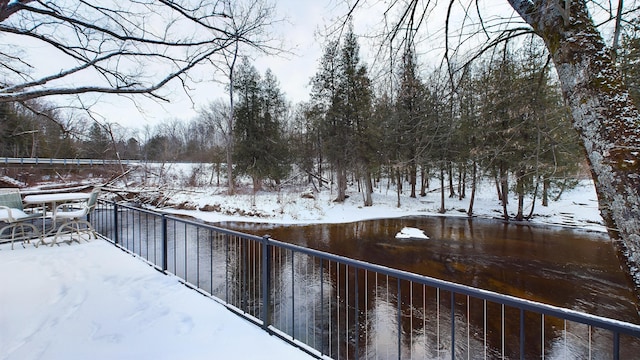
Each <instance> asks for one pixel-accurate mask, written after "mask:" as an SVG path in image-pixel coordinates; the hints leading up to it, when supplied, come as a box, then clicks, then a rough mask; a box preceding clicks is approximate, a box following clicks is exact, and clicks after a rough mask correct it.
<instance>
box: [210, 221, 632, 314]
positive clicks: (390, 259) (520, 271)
mask: <svg viewBox="0 0 640 360" xmlns="http://www.w3.org/2000/svg"><path fill="white" fill-rule="evenodd" d="M216 225H218V226H221V227H224V228H230V229H234V230H239V231H242V232H246V233H250V234H254V235H260V236H262V235H264V234H269V235H271V237H272V238H274V239H277V240H280V241H284V242H289V243H294V244H297V245H302V246H307V247H310V248H314V249H318V250H322V251H326V252H329V253H333V254H338V255H342V256H346V257H351V258H355V259H359V260H363V261H367V262H371V263H375V264H380V265H384V266H388V267H392V268H397V269H401V270H406V271H410V272H414V273H417V274H421V275H426V276H431V277H435V278H438V279H443V280H449V281H452V282H456V283H461V284H465V285H470V286H474V287H477V288H481V289H486V290H492V291H496V292H500V293H504V294H509V295H514V296H517V297H522V298H526V299H530V300H535V301H539V302H542V303H546V304H551V305H556V306H562V307H566V308H571V309H575V310H579V311H583V312H586V313H590V314H595V315H599V316H605V317H610V318H614V319H618V320H624V321H628V322H632V323H636V324H638V323H640V316H639V315H638V307H637V306H638V298H637V296H636V293H635V291H634V286H633V283H632V281H631V279H630V278H629V277H628V276H627V274H626V273H625V272H624V270H623V267H622V266H621V261H620V259H619V258H618V256H617V255H616V251H615V249H614V246H613V243H612V240H611V239H610V238H609V236H608V235H607V234H605V233H598V232H588V231H581V230H576V229H571V228H563V227H557V226H538V225H522V224H513V223H506V222H503V221H498V220H486V219H467V218H456V217H406V218H394V219H378V220H367V221H358V222H352V223H344V224H313V225H274V224H257V223H242V222H223V223H216ZM403 227H412V228H418V229H421V230H423V231H424V232H425V234H426V235H427V236H428V237H429V239H428V240H424V239H420V240H418V239H414V240H402V239H396V238H395V235H396V233H398V232H399V231H400V230H401V229H402V228H403Z"/></svg>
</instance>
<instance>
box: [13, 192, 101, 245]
mask: <svg viewBox="0 0 640 360" xmlns="http://www.w3.org/2000/svg"><path fill="white" fill-rule="evenodd" d="M89 197H91V193H83V192H69V193H55V194H36V195H27V196H25V197H24V203H25V204H30V205H40V206H42V214H43V215H42V236H43V237H42V240H40V243H42V244H44V243H45V242H44V238H45V237H46V236H47V235H50V234H51V233H53V232H54V231H55V230H56V224H55V217H56V214H55V212H56V206H57V204H64V203H67V202H77V201H82V200H88V199H89ZM47 204H50V209H51V217H52V218H53V219H54V224H53V225H52V228H51V229H50V230H49V232H46V220H47V209H46V207H47Z"/></svg>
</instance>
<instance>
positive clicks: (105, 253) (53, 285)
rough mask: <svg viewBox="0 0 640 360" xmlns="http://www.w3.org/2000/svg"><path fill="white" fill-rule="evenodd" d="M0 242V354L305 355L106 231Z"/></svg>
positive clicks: (23, 357) (5, 359)
mask: <svg viewBox="0 0 640 360" xmlns="http://www.w3.org/2000/svg"><path fill="white" fill-rule="evenodd" d="M10 249H11V248H10V246H8V244H3V245H1V246H0V274H2V275H1V276H0V359H2V360H9V359H12V360H13V359H15V360H29V359H64V360H75V359H77V360H84V359H93V360H95V359H105V360H107V359H109V360H113V359H155V360H159V359H172V360H173V359H310V358H312V357H310V356H309V355H307V354H306V353H304V352H302V351H301V350H299V349H297V348H295V347H293V346H291V345H289V344H287V343H285V342H284V341H282V340H280V339H279V338H277V337H275V336H270V335H269V334H268V333H267V332H265V331H263V330H262V329H261V328H259V327H258V326H255V325H253V324H251V323H249V322H247V321H245V320H243V319H242V318H241V317H239V316H237V315H235V314H233V313H231V312H230V311H228V310H226V308H224V307H223V306H222V305H220V304H218V303H217V302H215V301H213V300H211V299H210V298H207V297H205V296H203V295H201V294H199V293H197V292H195V291H193V290H190V289H188V288H187V287H186V286H184V285H182V284H181V283H179V282H178V279H177V278H175V277H174V276H167V275H163V274H161V273H160V272H158V271H156V270H154V269H153V268H151V267H150V266H148V265H147V264H146V263H144V262H143V261H141V260H139V259H136V258H134V257H132V256H131V255H129V254H127V253H125V252H123V251H121V250H119V249H118V248H116V247H115V246H113V245H111V244H109V243H107V242H106V241H103V240H93V241H92V242H89V243H85V242H83V243H82V244H76V243H74V244H73V245H71V246H67V245H61V246H56V247H48V246H40V247H38V248H37V249H36V248H34V247H33V246H30V245H27V247H26V248H23V247H22V246H16V248H15V250H13V251H11V250H10Z"/></svg>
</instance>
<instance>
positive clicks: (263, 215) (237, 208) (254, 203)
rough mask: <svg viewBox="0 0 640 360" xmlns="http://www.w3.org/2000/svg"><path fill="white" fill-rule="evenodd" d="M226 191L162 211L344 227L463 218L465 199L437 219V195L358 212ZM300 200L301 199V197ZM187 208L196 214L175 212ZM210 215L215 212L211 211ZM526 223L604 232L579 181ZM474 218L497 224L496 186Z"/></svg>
mask: <svg viewBox="0 0 640 360" xmlns="http://www.w3.org/2000/svg"><path fill="white" fill-rule="evenodd" d="M225 191H226V189H225V188H216V187H209V188H202V189H192V190H189V191H185V190H174V191H171V190H169V191H168V193H170V194H171V196H170V197H171V203H172V204H174V205H173V206H170V207H166V208H163V209H162V210H163V211H167V212H170V213H176V214H184V215H190V216H194V217H196V218H199V219H202V220H205V221H209V222H219V221H246V222H267V223H281V224H304V223H345V222H352V221H358V220H366V219H380V218H392V217H402V216H410V215H430V216H467V214H466V211H467V209H468V207H469V196H470V191H469V190H467V196H466V198H463V199H462V200H459V199H458V197H457V196H456V197H455V198H449V197H447V198H446V199H445V208H446V213H445V214H440V212H439V210H440V193H439V192H438V191H432V192H429V193H428V194H427V196H425V197H420V196H418V197H417V198H410V197H409V196H407V194H405V195H403V196H402V197H401V200H400V207H398V206H397V201H398V200H397V195H396V193H395V190H394V189H393V187H392V188H391V189H387V187H386V185H384V186H380V187H378V188H376V189H374V194H372V196H373V203H374V206H371V207H364V206H362V204H363V200H362V195H361V194H359V193H357V192H355V191H353V192H348V195H350V197H349V198H348V199H347V200H346V201H345V202H344V203H336V202H334V201H333V199H335V196H336V194H335V192H331V191H330V190H328V189H325V190H323V191H321V192H320V193H313V196H314V197H313V198H308V197H306V196H307V195H309V194H310V193H311V192H310V191H309V190H301V191H282V192H281V193H279V194H278V193H274V192H258V193H256V194H252V193H251V191H250V190H249V191H245V192H246V193H245V194H237V195H233V196H228V195H226V194H225ZM303 195H304V196H303ZM516 205H517V199H516V198H515V197H513V198H511V199H510V203H509V207H508V209H509V213H510V216H512V217H513V216H515V213H516V211H517V207H516ZM176 207H178V208H180V207H182V208H188V209H195V210H183V209H176ZM212 209H214V211H211V210H212ZM530 210H531V200H530V199H528V200H525V211H524V213H525V215H528V214H529V212H530ZM533 214H534V215H533V217H532V218H531V219H530V220H529V221H530V222H531V223H536V224H547V225H559V226H569V227H575V228H579V229H583V230H591V231H602V232H605V231H606V228H605V227H604V223H603V220H602V217H601V216H600V211H599V210H598V200H597V196H596V193H595V188H594V185H593V182H592V181H591V180H582V181H581V182H580V183H579V184H578V186H576V187H575V188H573V189H569V190H566V191H565V192H564V193H563V194H562V196H561V198H560V199H559V200H558V201H550V204H549V206H546V207H544V206H542V205H541V200H540V199H539V198H538V199H537V200H536V203H535V207H534V212H533ZM473 215H474V216H477V217H481V218H502V205H501V203H500V201H499V200H498V199H497V195H496V190H495V185H494V184H493V183H490V182H485V183H483V184H482V185H481V186H479V190H478V192H477V194H476V198H475V202H474V208H473Z"/></svg>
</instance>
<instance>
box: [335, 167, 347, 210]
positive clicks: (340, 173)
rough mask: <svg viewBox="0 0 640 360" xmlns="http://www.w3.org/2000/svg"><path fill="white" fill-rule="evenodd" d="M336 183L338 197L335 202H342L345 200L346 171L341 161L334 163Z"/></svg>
mask: <svg viewBox="0 0 640 360" xmlns="http://www.w3.org/2000/svg"><path fill="white" fill-rule="evenodd" d="M336 181H337V183H338V189H337V190H338V196H337V197H336V199H335V202H344V200H345V199H346V198H347V171H346V169H345V168H344V164H343V163H342V161H338V162H337V163H336Z"/></svg>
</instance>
